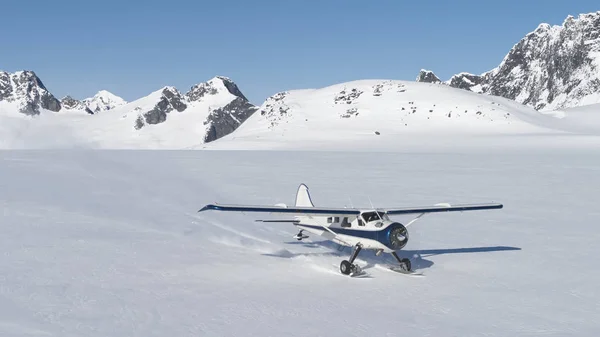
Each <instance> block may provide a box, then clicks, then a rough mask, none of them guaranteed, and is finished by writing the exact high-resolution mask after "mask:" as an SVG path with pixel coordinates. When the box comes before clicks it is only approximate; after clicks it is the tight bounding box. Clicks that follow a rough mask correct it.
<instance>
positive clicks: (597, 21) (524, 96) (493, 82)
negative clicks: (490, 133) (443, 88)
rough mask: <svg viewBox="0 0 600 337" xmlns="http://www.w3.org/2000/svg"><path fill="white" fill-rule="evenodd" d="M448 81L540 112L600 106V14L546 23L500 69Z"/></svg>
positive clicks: (511, 53)
mask: <svg viewBox="0 0 600 337" xmlns="http://www.w3.org/2000/svg"><path fill="white" fill-rule="evenodd" d="M430 76H435V75H430ZM418 80H419V79H418ZM425 82H427V81H425ZM445 83H446V84H448V85H450V86H452V87H455V88H461V89H467V90H471V91H474V92H478V93H486V94H491V95H496V96H502V97H506V98H509V99H512V100H515V101H517V102H519V103H523V104H526V105H529V106H531V107H533V108H535V109H537V110H540V111H549V110H554V109H562V108H568V107H575V106H581V105H587V104H593V103H600V11H598V12H595V13H589V14H581V15H579V16H578V17H577V18H575V17H573V16H568V17H567V18H566V19H565V21H564V22H563V24H562V25H561V26H551V25H549V24H547V23H543V24H540V25H539V26H538V27H537V28H536V29H535V30H534V31H533V32H531V33H529V34H527V35H526V36H525V37H524V38H523V39H522V40H521V41H519V42H518V43H517V44H516V45H515V46H514V47H513V48H512V49H511V50H510V52H509V53H508V54H507V55H506V57H505V58H504V59H503V60H502V63H500V65H499V66H498V67H496V68H495V69H492V70H490V71H488V72H485V73H483V74H481V75H475V74H469V73H460V74H457V75H454V76H452V78H450V79H449V80H448V81H446V82H445Z"/></svg>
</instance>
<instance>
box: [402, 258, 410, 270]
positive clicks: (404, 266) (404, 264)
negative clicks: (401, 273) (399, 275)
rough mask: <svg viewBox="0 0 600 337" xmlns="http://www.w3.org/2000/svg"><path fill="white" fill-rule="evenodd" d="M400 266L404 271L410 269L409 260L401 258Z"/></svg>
mask: <svg viewBox="0 0 600 337" xmlns="http://www.w3.org/2000/svg"><path fill="white" fill-rule="evenodd" d="M400 266H401V268H402V269H404V270H405V271H411V265H410V260H409V259H406V258H404V259H402V260H401V261H400Z"/></svg>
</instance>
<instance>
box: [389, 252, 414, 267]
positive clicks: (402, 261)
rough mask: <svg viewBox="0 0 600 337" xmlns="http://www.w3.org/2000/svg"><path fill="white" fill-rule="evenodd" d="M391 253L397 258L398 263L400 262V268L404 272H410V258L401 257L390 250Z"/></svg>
mask: <svg viewBox="0 0 600 337" xmlns="http://www.w3.org/2000/svg"><path fill="white" fill-rule="evenodd" d="M392 255H394V257H395V258H396V260H398V263H400V267H399V268H400V270H401V271H404V272H410V271H411V265H410V260H409V259H406V258H404V259H401V258H400V257H399V256H398V254H396V252H392Z"/></svg>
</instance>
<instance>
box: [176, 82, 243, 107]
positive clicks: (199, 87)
mask: <svg viewBox="0 0 600 337" xmlns="http://www.w3.org/2000/svg"><path fill="white" fill-rule="evenodd" d="M223 87H224V88H225V90H227V91H228V92H229V93H230V94H232V95H234V96H236V97H239V98H241V99H243V100H245V101H247V100H248V99H247V98H246V96H244V94H242V92H241V91H240V89H239V88H238V86H237V85H236V84H235V83H234V82H233V81H232V80H230V79H229V78H227V77H224V76H217V77H215V78H213V79H212V80H210V81H208V82H204V83H199V84H196V85H195V86H193V87H192V88H191V89H190V91H188V92H187V93H186V94H185V97H186V99H187V100H188V101H190V102H194V101H199V100H201V99H202V98H203V97H205V96H207V95H216V94H218V93H219V89H221V88H223Z"/></svg>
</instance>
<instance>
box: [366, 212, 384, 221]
mask: <svg viewBox="0 0 600 337" xmlns="http://www.w3.org/2000/svg"><path fill="white" fill-rule="evenodd" d="M362 217H363V219H365V222H371V221H378V220H381V219H383V220H385V219H386V218H387V216H386V215H385V213H383V212H365V213H363V214H362Z"/></svg>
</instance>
